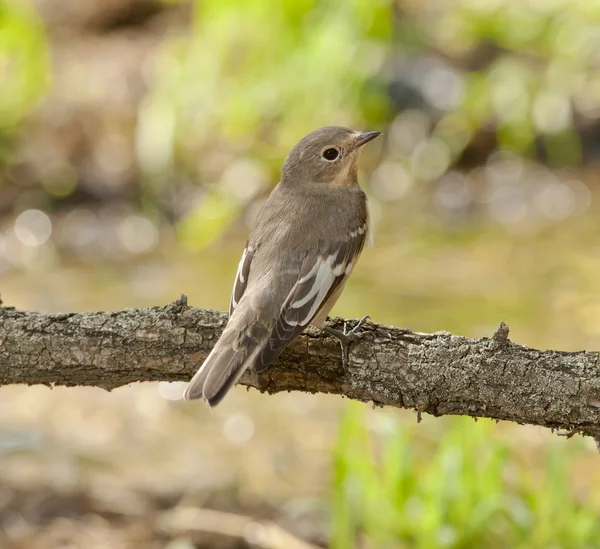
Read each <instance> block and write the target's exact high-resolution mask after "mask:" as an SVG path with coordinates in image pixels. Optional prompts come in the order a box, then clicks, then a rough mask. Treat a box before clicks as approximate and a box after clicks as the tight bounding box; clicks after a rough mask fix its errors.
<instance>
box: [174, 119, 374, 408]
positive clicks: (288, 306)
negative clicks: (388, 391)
mask: <svg viewBox="0 0 600 549" xmlns="http://www.w3.org/2000/svg"><path fill="white" fill-rule="evenodd" d="M380 133H381V132H368V133H360V132H355V131H353V130H350V129H348V128H342V127H338V126H328V127H325V128H321V129H319V130H316V131H314V132H312V133H310V134H309V135H307V136H306V137H305V138H304V139H302V140H301V141H300V142H299V143H298V144H297V145H296V146H295V147H294V148H293V149H292V150H291V152H290V154H289V155H288V157H287V158H286V160H285V163H284V164H283V168H282V170H281V181H280V182H279V184H278V185H277V186H276V187H275V189H273V192H272V193H271V196H270V197H269V199H268V200H267V202H266V204H265V205H264V207H263V208H262V210H261V212H260V213H259V215H258V219H257V224H256V227H255V228H254V230H253V231H252V232H251V234H250V237H249V238H248V242H247V244H246V248H245V249H244V252H243V253H242V258H241V260H240V264H239V267H238V271H237V276H236V279H235V284H234V286H233V292H232V296H231V303H230V306H229V322H228V323H227V326H226V327H225V330H224V331H223V334H222V335H221V337H220V339H219V341H217V343H216V345H215V347H214V348H213V350H212V351H211V353H210V354H209V355H208V357H207V358H206V360H205V361H204V364H203V365H202V366H201V367H200V369H199V370H198V372H197V373H196V375H195V376H194V377H193V378H192V380H191V382H190V384H189V385H188V387H187V389H186V391H185V394H184V399H185V400H192V399H196V398H200V397H203V398H204V400H205V401H206V402H207V403H208V405H209V406H215V405H217V404H218V403H219V402H220V401H221V400H222V399H223V397H224V396H225V395H226V394H227V391H229V389H231V387H233V386H234V385H235V384H236V383H237V382H238V380H239V379H240V377H241V376H242V374H243V373H244V372H245V371H246V370H247V369H248V368H254V369H255V371H256V372H257V373H260V372H261V371H263V370H264V369H265V368H266V367H267V366H269V364H271V363H272V362H273V361H274V360H275V359H276V358H277V356H278V355H279V354H280V353H281V352H282V351H283V349H284V348H285V347H286V346H287V345H289V343H290V342H291V341H292V340H293V339H294V338H295V337H296V336H298V335H299V334H300V333H302V332H303V331H304V330H305V329H306V328H307V327H308V325H309V324H310V325H312V326H314V327H316V328H320V329H323V330H324V331H326V332H327V333H328V334H330V335H332V336H335V337H336V338H338V339H339V340H340V342H341V344H342V359H343V362H344V365H345V362H346V360H347V345H348V342H349V341H350V340H351V338H352V336H353V332H354V330H353V331H351V332H346V330H345V329H344V332H338V331H337V330H334V329H332V328H329V327H324V323H325V320H326V319H327V315H328V314H329V311H330V310H331V308H332V307H333V305H334V304H335V302H336V301H337V299H338V297H339V296H340V293H341V292H342V289H343V288H344V284H345V283H346V281H347V280H348V277H349V276H350V273H351V272H352V269H353V268H354V266H355V265H356V261H357V260H358V257H359V255H360V253H361V251H362V249H363V247H364V244H365V241H366V240H367V238H368V230H369V223H368V215H367V199H366V196H365V194H364V193H363V191H362V190H361V188H360V187H359V185H358V179H357V163H358V157H359V151H360V150H361V149H360V148H361V147H362V146H363V145H364V144H365V143H368V142H369V141H371V140H372V139H375V138H376V137H377V136H378V135H380ZM357 327H358V326H357ZM357 327H355V330H356V328H357Z"/></svg>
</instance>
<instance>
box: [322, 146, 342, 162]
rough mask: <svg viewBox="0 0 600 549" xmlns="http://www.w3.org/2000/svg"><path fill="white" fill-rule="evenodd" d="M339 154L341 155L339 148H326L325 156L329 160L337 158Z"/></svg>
mask: <svg viewBox="0 0 600 549" xmlns="http://www.w3.org/2000/svg"><path fill="white" fill-rule="evenodd" d="M339 155H340V151H338V150H337V149H334V148H331V149H325V150H324V151H323V158H324V159H325V160H329V161H330V162H331V161H332V160H335V159H336V158H337V157H338V156H339Z"/></svg>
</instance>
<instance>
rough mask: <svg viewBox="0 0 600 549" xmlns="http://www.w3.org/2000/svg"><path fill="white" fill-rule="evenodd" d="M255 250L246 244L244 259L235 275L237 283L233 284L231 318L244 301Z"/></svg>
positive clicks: (242, 258)
mask: <svg viewBox="0 0 600 549" xmlns="http://www.w3.org/2000/svg"><path fill="white" fill-rule="evenodd" d="M254 251H255V250H254V248H253V247H252V246H250V244H249V243H246V247H245V248H244V251H243V252H242V257H241V259H240V263H239V265H238V270H237V274H236V275H235V282H234V284H233V291H232V292H231V301H230V302H229V316H231V315H232V314H233V311H234V309H235V308H236V307H237V304H238V303H239V302H240V299H242V296H243V295H244V292H245V291H246V285H247V284H248V275H249V274H250V264H251V263H252V257H253V256H254Z"/></svg>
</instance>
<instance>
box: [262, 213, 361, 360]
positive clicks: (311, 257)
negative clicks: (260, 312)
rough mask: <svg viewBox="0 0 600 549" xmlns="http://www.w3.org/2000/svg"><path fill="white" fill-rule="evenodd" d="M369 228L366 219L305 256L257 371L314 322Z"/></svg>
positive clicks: (352, 263) (346, 272) (349, 267)
mask: <svg viewBox="0 0 600 549" xmlns="http://www.w3.org/2000/svg"><path fill="white" fill-rule="evenodd" d="M367 232H368V226H367V223H366V222H365V223H364V224H363V225H361V226H360V227H357V228H356V229H354V230H352V231H350V232H349V233H348V237H347V239H346V240H340V241H336V242H331V243H330V244H329V245H326V246H323V247H322V248H321V249H317V250H314V252H310V253H309V254H308V255H307V256H306V257H305V259H304V262H303V263H302V266H301V268H300V273H299V276H298V280H297V281H296V284H295V285H294V287H293V288H292V290H291V291H290V293H289V295H288V297H287V299H286V300H285V302H284V303H283V305H282V307H281V310H280V313H279V317H278V318H277V321H276V323H275V326H274V327H273V331H272V333H271V336H270V338H269V343H268V345H267V346H266V347H265V349H263V351H262V353H261V358H260V361H261V362H260V364H257V371H260V369H261V367H262V368H264V367H266V366H267V365H269V364H270V363H271V362H272V361H273V360H274V359H275V358H276V357H277V355H278V354H279V353H280V352H281V350H282V349H283V348H284V347H285V346H286V345H287V344H288V343H289V342H290V341H291V340H292V339H293V338H294V337H296V336H297V335H298V334H299V333H300V332H302V331H303V330H304V329H305V328H306V326H308V325H309V324H310V323H311V321H312V320H313V318H314V317H315V316H316V315H317V313H318V312H319V310H320V309H321V308H322V307H323V305H324V304H325V303H327V302H328V300H329V298H330V297H331V296H332V294H333V293H334V291H335V289H336V288H337V287H338V286H339V285H340V284H342V283H343V280H344V279H345V278H346V277H347V276H348V275H349V274H350V273H351V272H352V269H353V268H354V266H355V264H356V261H357V260H358V257H359V255H360V253H361V251H362V249H363V246H364V243H365V238H366V236H367V235H366V233H367ZM261 365H262V366H261Z"/></svg>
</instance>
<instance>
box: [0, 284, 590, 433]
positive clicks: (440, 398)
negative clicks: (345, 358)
mask: <svg viewBox="0 0 600 549" xmlns="http://www.w3.org/2000/svg"><path fill="white" fill-rule="evenodd" d="M226 321H227V316H226V315H225V313H220V312H215V311H210V310H203V309H196V308H193V307H188V306H187V300H186V298H185V296H181V298H180V299H178V300H177V301H176V302H174V303H171V304H169V305H167V306H165V307H152V308H150V309H127V310H125V311H121V312H114V313H78V314H75V313H69V314H44V313H36V312H24V311H18V310H15V309H13V308H0V385H5V384H9V383H27V384H37V383H43V384H46V385H49V384H58V385H70V386H72V385H95V386H98V387H103V388H105V389H112V388H114V387H118V386H120V385H125V384H127V383H131V382H134V381H158V380H166V381H175V380H188V379H189V378H190V377H191V375H192V374H193V373H194V372H195V370H196V369H197V368H198V366H199V365H200V363H201V362H202V360H203V359H204V358H205V357H206V355H207V354H208V353H209V351H210V350H211V348H212V346H213V345H214V343H215V342H216V340H217V338H218V337H219V335H220V333H221V331H222V329H223V327H224V326H225V323H226ZM331 322H332V325H333V326H338V327H339V325H340V324H341V323H342V322H343V321H341V320H340V319H335V320H332V321H331ZM363 334H364V335H363V336H362V337H361V338H360V339H359V340H357V341H356V342H354V343H353V344H352V345H351V347H350V362H349V365H348V371H347V372H344V371H343V369H342V365H341V356H340V348H339V344H338V343H337V342H336V341H334V340H332V339H330V338H328V337H326V336H325V335H323V334H321V333H318V334H316V333H308V334H305V335H302V336H301V337H299V338H298V339H297V340H296V341H295V342H294V343H293V344H292V345H291V346H290V347H289V348H288V349H287V350H286V351H285V352H284V353H283V354H282V355H281V357H280V358H279V359H278V360H277V362H276V363H275V364H274V365H273V366H271V367H270V368H269V369H268V370H267V371H266V372H264V373H263V374H261V375H260V376H259V377H258V379H257V378H256V376H255V375H253V374H250V373H248V374H246V375H245V376H244V378H243V379H242V383H244V384H246V385H251V386H254V387H257V388H259V389H260V390H261V391H263V392H268V393H276V392H279V391H306V392H310V393H333V394H339V395H345V396H347V397H349V398H354V399H358V400H362V401H373V402H374V403H375V404H378V405H387V406H396V407H399V408H412V409H415V410H417V411H418V412H419V413H422V412H426V413H429V414H432V415H434V416H441V415H447V414H453V415H469V416H473V417H488V418H493V419H498V420H508V421H514V422H516V423H529V424H532V425H540V426H544V427H550V428H552V429H560V430H563V431H566V432H568V433H576V432H577V433H581V434H584V435H589V436H592V437H594V438H596V439H600V368H599V366H598V358H599V357H598V353H595V352H574V353H568V352H560V351H539V350H536V349H530V348H528V347H525V346H522V345H517V344H515V343H512V342H511V341H509V339H508V326H506V325H505V324H502V325H501V326H500V328H499V329H498V331H497V332H496V333H495V334H494V335H493V337H491V338H482V339H469V338H465V337H459V336H455V335H452V334H449V333H447V332H438V333H434V334H422V333H415V332H412V331H410V330H406V329H401V328H394V327H392V326H384V325H377V324H373V323H370V322H369V323H367V324H366V325H365V326H364V328H363Z"/></svg>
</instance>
